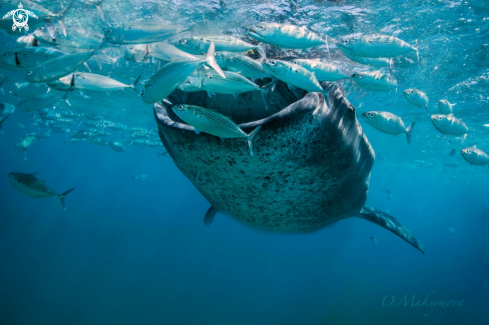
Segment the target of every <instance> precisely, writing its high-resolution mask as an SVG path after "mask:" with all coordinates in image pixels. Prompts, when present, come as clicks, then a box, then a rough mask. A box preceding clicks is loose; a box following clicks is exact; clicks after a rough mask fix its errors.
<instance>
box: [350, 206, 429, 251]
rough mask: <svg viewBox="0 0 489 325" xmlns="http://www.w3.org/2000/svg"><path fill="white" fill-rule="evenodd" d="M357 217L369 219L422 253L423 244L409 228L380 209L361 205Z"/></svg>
mask: <svg viewBox="0 0 489 325" xmlns="http://www.w3.org/2000/svg"><path fill="white" fill-rule="evenodd" d="M356 217H358V218H362V219H364V220H367V221H370V222H372V223H375V224H376V225H379V226H381V227H383V228H385V229H387V230H389V231H390V232H393V233H394V234H396V235H398V236H399V237H401V238H402V239H404V240H405V241H407V242H408V243H410V244H411V245H413V246H414V247H416V248H417V249H419V250H420V251H421V253H423V254H424V251H423V245H421V243H420V242H419V240H418V238H416V237H415V236H414V235H413V234H412V233H411V232H410V231H409V230H407V229H406V227H404V226H403V225H402V224H401V223H400V222H399V221H397V220H396V219H395V218H394V217H392V216H390V215H388V214H387V213H384V212H382V211H379V210H376V209H374V208H370V207H363V208H362V210H361V211H360V213H359V214H358V215H356Z"/></svg>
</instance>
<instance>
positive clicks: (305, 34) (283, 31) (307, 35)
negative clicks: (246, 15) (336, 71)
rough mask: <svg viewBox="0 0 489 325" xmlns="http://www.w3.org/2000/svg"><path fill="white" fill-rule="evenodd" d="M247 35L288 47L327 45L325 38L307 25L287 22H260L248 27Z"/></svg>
mask: <svg viewBox="0 0 489 325" xmlns="http://www.w3.org/2000/svg"><path fill="white" fill-rule="evenodd" d="M248 35H249V36H250V37H252V38H254V39H256V40H257V41H260V42H263V43H267V44H270V45H274V46H277V47H281V48H288V49H306V48H309V47H314V46H319V45H328V43H327V39H326V40H324V39H322V38H321V37H320V36H319V35H318V34H316V33H314V32H312V31H310V30H309V29H308V28H307V27H299V26H295V25H289V24H278V23H260V24H258V25H256V26H254V27H252V28H250V29H249V31H248Z"/></svg>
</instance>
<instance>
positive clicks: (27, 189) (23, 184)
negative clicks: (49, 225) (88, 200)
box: [8, 173, 75, 210]
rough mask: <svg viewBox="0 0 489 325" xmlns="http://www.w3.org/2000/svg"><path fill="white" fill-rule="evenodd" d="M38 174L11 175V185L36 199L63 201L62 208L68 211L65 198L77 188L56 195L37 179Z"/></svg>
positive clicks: (9, 176)
mask: <svg viewBox="0 0 489 325" xmlns="http://www.w3.org/2000/svg"><path fill="white" fill-rule="evenodd" d="M36 174H37V173H31V174H24V173H9V175H8V178H9V181H10V184H11V185H12V186H13V187H14V188H15V189H16V190H17V191H19V192H20V193H22V194H25V195H27V196H31V197H33V198H36V199H39V198H46V197H55V198H57V199H59V200H60V201H61V206H62V207H63V210H66V206H65V196H66V195H68V194H69V193H70V192H71V191H73V190H74V189H75V187H73V188H71V189H69V190H68V191H66V192H64V193H61V194H56V192H54V191H53V190H52V189H51V188H49V187H48V186H47V185H46V183H44V181H41V180H40V179H38V178H36V177H35V175H36Z"/></svg>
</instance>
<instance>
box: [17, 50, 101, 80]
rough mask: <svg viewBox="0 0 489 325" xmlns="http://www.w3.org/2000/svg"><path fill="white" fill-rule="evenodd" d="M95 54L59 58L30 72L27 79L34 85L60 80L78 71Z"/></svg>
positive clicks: (82, 53)
mask: <svg viewBox="0 0 489 325" xmlns="http://www.w3.org/2000/svg"><path fill="white" fill-rule="evenodd" d="M95 52H96V51H90V52H81V53H73V54H65V55H61V56H58V57H56V58H54V59H51V60H49V61H47V62H44V63H43V64H41V65H38V66H37V67H35V68H34V69H32V70H31V71H29V72H28V73H27V76H26V78H25V79H26V81H28V82H32V83H36V82H47V81H52V80H56V79H59V78H61V77H64V76H66V75H67V74H69V73H71V72H73V71H75V70H76V69H78V67H79V66H80V65H82V64H83V63H84V62H85V61H87V60H88V59H89V58H90V57H91V56H92V55H94V54H95Z"/></svg>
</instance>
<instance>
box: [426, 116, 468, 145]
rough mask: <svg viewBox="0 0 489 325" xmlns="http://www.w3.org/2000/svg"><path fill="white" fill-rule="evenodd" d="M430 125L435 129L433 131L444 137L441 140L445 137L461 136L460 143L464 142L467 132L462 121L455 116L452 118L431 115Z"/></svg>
mask: <svg viewBox="0 0 489 325" xmlns="http://www.w3.org/2000/svg"><path fill="white" fill-rule="evenodd" d="M431 123H433V126H434V127H435V129H437V130H438V132H440V133H442V134H443V135H444V136H443V139H445V137H446V136H447V135H455V136H459V137H460V136H461V137H462V142H464V140H465V138H466V137H467V132H468V131H469V129H468V128H467V125H465V123H464V121H462V120H461V119H459V118H456V117H455V116H453V114H450V115H443V114H434V115H431Z"/></svg>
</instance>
